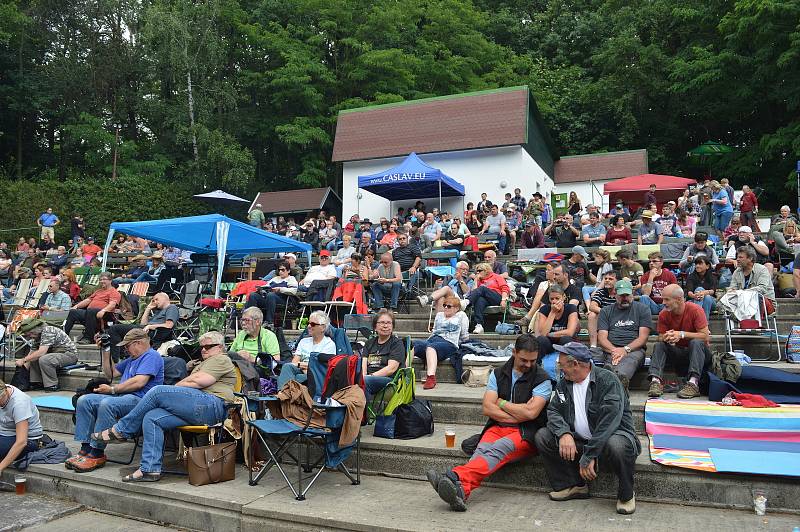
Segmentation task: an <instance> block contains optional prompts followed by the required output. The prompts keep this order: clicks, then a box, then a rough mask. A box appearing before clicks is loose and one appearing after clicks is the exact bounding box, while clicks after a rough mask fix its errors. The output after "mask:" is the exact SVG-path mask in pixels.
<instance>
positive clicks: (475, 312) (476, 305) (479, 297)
mask: <svg viewBox="0 0 800 532" xmlns="http://www.w3.org/2000/svg"><path fill="white" fill-rule="evenodd" d="M467 299H469V302H470V304H471V305H472V321H473V323H479V324H480V325H481V326H483V311H484V310H486V307H489V306H491V305H499V304H500V302H501V300H502V299H503V298H502V296H501V295H500V294H498V293H497V292H495V291H494V290H492V289H491V288H487V287H486V286H479V287H478V288H476V289H475V290H472V291H471V292H470V293H469V295H468V296H467Z"/></svg>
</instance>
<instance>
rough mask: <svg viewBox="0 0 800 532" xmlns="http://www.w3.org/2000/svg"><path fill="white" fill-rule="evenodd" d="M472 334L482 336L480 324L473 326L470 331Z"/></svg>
mask: <svg viewBox="0 0 800 532" xmlns="http://www.w3.org/2000/svg"><path fill="white" fill-rule="evenodd" d="M472 334H483V325H481V324H480V323H478V324H476V325H475V328H474V329H472Z"/></svg>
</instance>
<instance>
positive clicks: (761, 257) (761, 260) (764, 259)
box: [727, 235, 769, 264]
mask: <svg viewBox="0 0 800 532" xmlns="http://www.w3.org/2000/svg"><path fill="white" fill-rule="evenodd" d="M753 240H755V242H756V243H758V242H764V241H763V240H762V239H761V237H760V236H757V237H755V238H754V239H753ZM727 242H728V245H730V243H731V242H732V243H733V247H734V248H736V251H737V252H738V251H739V248H740V247H742V246H750V241H747V242H742V241H741V240H739V235H731V236H729V237H728V240H727ZM750 247H751V248H752V249H753V251H755V252H756V260H755V261H756V262H757V263H759V264H766V262H767V259H768V258H769V257H768V256H767V255H762V254H761V253H759V252H758V250H756V248H755V246H750Z"/></svg>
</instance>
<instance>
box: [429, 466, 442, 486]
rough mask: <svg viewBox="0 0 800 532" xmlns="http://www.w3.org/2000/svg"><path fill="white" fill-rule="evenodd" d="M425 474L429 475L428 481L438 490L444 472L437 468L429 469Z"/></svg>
mask: <svg viewBox="0 0 800 532" xmlns="http://www.w3.org/2000/svg"><path fill="white" fill-rule="evenodd" d="M425 476H426V477H428V482H430V483H431V486H433V489H434V490H436V491H438V490H439V481H440V480H442V474H441V473H439V472H438V471H436V470H435V469H428V472H427V473H425Z"/></svg>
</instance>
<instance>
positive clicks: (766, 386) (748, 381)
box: [708, 366, 800, 404]
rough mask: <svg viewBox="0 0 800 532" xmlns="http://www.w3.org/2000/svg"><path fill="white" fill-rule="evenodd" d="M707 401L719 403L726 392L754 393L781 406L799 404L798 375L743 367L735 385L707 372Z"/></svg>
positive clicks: (799, 382)
mask: <svg viewBox="0 0 800 532" xmlns="http://www.w3.org/2000/svg"><path fill="white" fill-rule="evenodd" d="M708 378H709V383H708V399H709V401H720V400H722V398H723V397H725V396H726V395H728V392H737V393H755V394H758V395H763V396H764V397H766V398H767V399H769V400H770V401H774V402H776V403H782V404H800V375H798V374H795V373H790V372H788V371H783V370H781V369H776V368H765V367H763V366H744V367H742V376H741V377H739V380H737V381H736V383H735V384H731V383H729V382H726V381H723V380H721V379H720V378H719V377H717V376H716V375H714V374H713V373H711V372H710V371H709V372H708Z"/></svg>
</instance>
